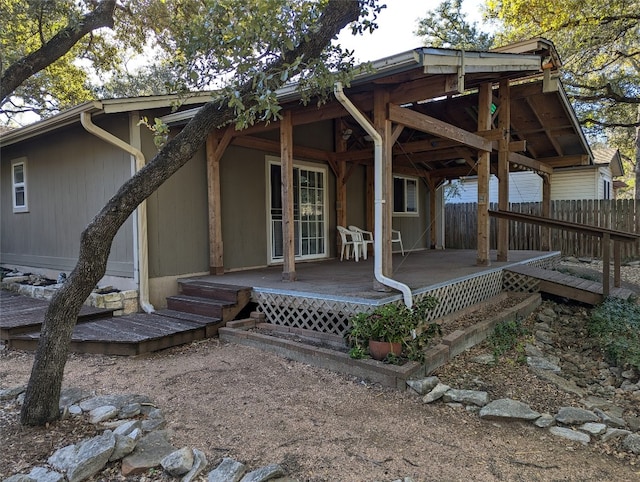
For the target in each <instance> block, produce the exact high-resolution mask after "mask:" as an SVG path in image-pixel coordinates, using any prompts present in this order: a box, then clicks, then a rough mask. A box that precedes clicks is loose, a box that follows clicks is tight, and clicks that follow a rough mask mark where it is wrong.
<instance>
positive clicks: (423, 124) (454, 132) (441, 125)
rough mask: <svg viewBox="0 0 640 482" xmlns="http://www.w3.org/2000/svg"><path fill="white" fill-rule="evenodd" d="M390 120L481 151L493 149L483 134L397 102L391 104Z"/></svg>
mask: <svg viewBox="0 0 640 482" xmlns="http://www.w3.org/2000/svg"><path fill="white" fill-rule="evenodd" d="M389 120H390V121H392V122H396V123H398V124H402V125H404V126H406V127H410V128H412V129H416V130H419V131H421V132H426V133H428V134H433V135H436V136H438V137H443V138H445V139H451V140H453V141H456V142H458V143H460V144H464V145H465V146H469V147H473V148H475V149H478V150H481V151H485V152H491V150H492V145H491V142H490V141H488V140H486V139H485V138H484V137H482V136H478V135H476V134H474V133H472V132H468V131H465V130H464V129H460V128H459V127H456V126H454V125H451V124H448V123H446V122H443V121H441V120H439V119H436V118H435V117H430V116H428V115H425V114H420V113H419V112H416V111H413V110H411V109H408V108H405V107H400V106H398V105H395V104H390V105H389ZM487 130H488V129H487Z"/></svg>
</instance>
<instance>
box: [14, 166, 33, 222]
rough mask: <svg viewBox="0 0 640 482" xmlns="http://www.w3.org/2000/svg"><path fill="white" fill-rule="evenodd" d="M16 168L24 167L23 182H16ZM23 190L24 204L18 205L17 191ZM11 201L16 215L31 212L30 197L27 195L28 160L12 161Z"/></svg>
mask: <svg viewBox="0 0 640 482" xmlns="http://www.w3.org/2000/svg"><path fill="white" fill-rule="evenodd" d="M16 166H22V182H16V175H15V169H16ZM19 188H22V192H23V197H24V204H20V205H18V203H17V201H18V198H17V195H16V194H17V190H18V189H19ZM11 201H12V205H13V212H14V213H27V212H29V197H28V195H27V158H26V157H20V158H18V159H14V160H13V161H11Z"/></svg>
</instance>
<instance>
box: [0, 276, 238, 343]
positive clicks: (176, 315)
mask: <svg viewBox="0 0 640 482" xmlns="http://www.w3.org/2000/svg"><path fill="white" fill-rule="evenodd" d="M249 293H250V288H248V287H241V286H233V287H229V286H220V285H216V284H215V283H198V284H197V286H195V287H194V286H187V287H186V288H185V290H184V291H183V294H182V295H181V296H179V297H178V298H179V299H180V303H179V309H166V310H160V311H157V312H154V313H152V314H146V313H135V314H131V315H124V316H117V317H113V316H112V314H113V310H103V309H98V308H92V307H88V306H83V307H82V309H81V312H80V316H79V317H78V323H77V324H76V326H75V327H74V330H73V334H72V338H71V351H73V352H76V353H96V354H106V355H138V354H141V353H147V352H151V351H156V350H162V349H165V348H169V347H172V346H177V345H182V344H185V343H191V342H192V341H196V340H201V339H204V338H209V337H212V336H215V335H217V333H218V328H219V327H221V326H224V324H225V323H226V322H227V321H228V320H229V319H232V318H233V317H235V316H236V315H237V314H238V313H239V312H240V311H241V310H242V309H243V308H244V306H246V304H247V303H248V302H249V298H250V294H249ZM234 299H235V300H236V301H235V302H234V301H233V300H234ZM189 300H190V301H191V302H192V303H188V301H189ZM203 305H207V306H208V309H207V310H203V308H202V306H203ZM47 306H48V301H45V300H39V299H34V298H29V297H26V296H22V295H18V294H16V293H11V292H7V291H2V290H0V328H1V333H2V338H1V340H2V341H6V342H7V344H8V346H9V348H14V349H18V350H35V349H36V348H37V346H38V340H39V338H40V327H41V324H42V320H44V314H45V311H46V309H47ZM211 310H213V311H211Z"/></svg>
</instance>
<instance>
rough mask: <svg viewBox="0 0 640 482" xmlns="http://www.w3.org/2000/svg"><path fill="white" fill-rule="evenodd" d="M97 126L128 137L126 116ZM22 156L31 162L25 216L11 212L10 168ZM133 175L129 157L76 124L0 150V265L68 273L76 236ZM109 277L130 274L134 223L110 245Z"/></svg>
mask: <svg viewBox="0 0 640 482" xmlns="http://www.w3.org/2000/svg"><path fill="white" fill-rule="evenodd" d="M96 123H97V124H98V125H100V126H101V127H103V128H105V129H107V130H108V131H110V132H112V133H114V134H116V135H117V136H118V137H120V138H122V139H125V140H126V139H127V138H128V123H127V117H126V116H122V118H120V117H116V118H112V119H110V120H109V122H108V123H106V124H103V123H101V122H99V121H97V122H96ZM22 156H24V157H26V158H27V163H28V173H27V176H28V177H27V188H28V196H29V199H28V201H29V212H27V213H16V214H14V213H13V212H12V203H11V176H10V164H11V160H12V159H15V158H17V157H22ZM130 174H131V160H130V156H129V155H128V154H126V153H123V152H122V151H120V150H119V149H117V148H115V147H112V146H110V145H108V144H107V143H105V142H103V141H100V140H97V139H96V138H95V137H93V136H92V135H90V134H89V133H87V132H86V131H84V129H82V127H80V126H77V127H70V128H67V129H65V130H62V131H59V132H57V133H56V134H53V135H45V136H41V137H39V138H37V139H35V140H30V141H29V142H26V143H23V144H18V145H14V146H11V147H9V148H7V149H3V150H2V175H1V179H2V207H1V216H2V230H1V231H2V232H1V234H0V237H1V257H2V259H1V261H2V263H3V264H13V265H20V266H27V267H32V268H33V269H34V271H35V270H37V268H45V269H51V270H57V271H65V272H69V271H70V270H71V269H72V268H73V267H74V266H75V264H76V260H77V256H78V250H79V246H80V233H81V232H82V230H83V229H84V228H85V226H86V225H87V224H88V223H89V222H90V221H91V220H92V219H93V217H94V216H95V215H96V214H97V213H98V211H99V210H100V209H102V207H103V206H104V204H105V203H106V202H107V201H108V199H109V198H110V197H111V196H113V194H115V192H116V190H117V189H118V188H119V187H120V185H121V184H122V183H123V182H124V181H125V180H126V179H128V178H129V177H130ZM106 274H107V275H112V276H123V277H132V276H133V226H132V222H131V219H129V220H127V222H126V223H125V224H124V225H123V227H122V228H121V229H120V231H119V232H118V234H117V235H116V238H115V239H114V243H113V246H112V249H111V253H110V256H109V261H108V264H107V273H106Z"/></svg>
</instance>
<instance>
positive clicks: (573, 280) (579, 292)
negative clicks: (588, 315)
mask: <svg viewBox="0 0 640 482" xmlns="http://www.w3.org/2000/svg"><path fill="white" fill-rule="evenodd" d="M505 275H506V276H507V277H509V276H514V275H515V276H520V277H526V278H529V279H530V280H531V281H533V283H534V285H536V286H537V289H538V291H541V292H544V293H549V294H552V295H556V296H562V297H564V298H568V299H572V300H575V301H580V302H582V303H587V304H590V305H597V304H599V303H602V301H604V296H603V287H602V283H600V282H598V281H593V280H588V279H584V278H579V277H577V276H572V275H570V274H565V273H561V272H559V271H553V270H549V269H543V268H538V267H535V266H528V265H524V264H519V265H514V266H509V267H508V268H505ZM633 295H634V292H633V291H631V290H629V289H626V288H612V289H611V291H610V293H609V296H611V297H615V298H620V299H624V300H627V299H629V298H630V297H631V296H633Z"/></svg>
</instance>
